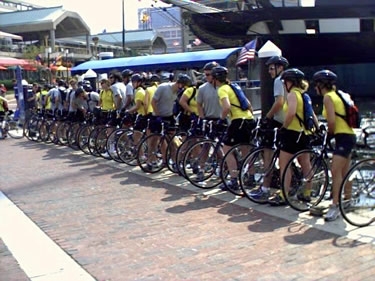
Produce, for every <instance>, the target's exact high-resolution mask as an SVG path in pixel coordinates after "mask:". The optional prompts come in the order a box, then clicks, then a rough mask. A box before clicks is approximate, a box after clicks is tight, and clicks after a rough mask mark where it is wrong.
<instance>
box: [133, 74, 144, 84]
mask: <svg viewBox="0 0 375 281" xmlns="http://www.w3.org/2000/svg"><path fill="white" fill-rule="evenodd" d="M131 81H132V82H143V76H142V75H141V74H139V73H135V74H133V75H132V77H131Z"/></svg>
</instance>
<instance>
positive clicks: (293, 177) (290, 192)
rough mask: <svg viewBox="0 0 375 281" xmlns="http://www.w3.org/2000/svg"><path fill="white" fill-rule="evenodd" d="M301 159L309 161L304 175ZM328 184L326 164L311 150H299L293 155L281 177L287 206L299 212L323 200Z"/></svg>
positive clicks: (320, 156)
mask: <svg viewBox="0 0 375 281" xmlns="http://www.w3.org/2000/svg"><path fill="white" fill-rule="evenodd" d="M303 157H306V158H307V159H310V161H309V163H310V164H311V166H310V167H309V168H308V169H306V171H305V172H304V173H303V172H302V167H301V165H300V162H299V159H302V158H303ZM288 173H290V174H288ZM288 181H289V182H290V183H288ZM328 183H329V176H328V166H327V163H326V162H325V160H324V158H323V156H322V155H320V154H318V153H316V152H315V151H314V150H311V149H306V150H301V151H299V152H297V153H296V154H294V156H293V157H292V158H291V159H290V160H289V162H288V164H287V165H286V167H285V170H284V171H283V174H282V177H281V188H282V192H283V195H284V198H285V200H286V201H287V203H288V204H289V206H291V207H292V208H293V209H295V210H297V211H300V212H305V211H308V210H309V209H310V208H311V207H312V206H316V205H318V204H319V203H320V202H321V201H322V200H323V198H324V195H325V193H326V191H327V187H328Z"/></svg>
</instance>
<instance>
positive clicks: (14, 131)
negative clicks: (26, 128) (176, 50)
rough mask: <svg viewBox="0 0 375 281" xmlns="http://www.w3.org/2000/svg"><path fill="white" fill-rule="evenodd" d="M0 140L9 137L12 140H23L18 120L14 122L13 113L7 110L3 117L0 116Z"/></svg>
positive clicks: (21, 127)
mask: <svg viewBox="0 0 375 281" xmlns="http://www.w3.org/2000/svg"><path fill="white" fill-rule="evenodd" d="M0 122H1V123H0V124H1V126H0V139H4V138H6V136H10V137H11V138H13V139H21V138H23V136H24V134H23V124H22V123H21V121H20V120H14V118H13V111H12V110H8V111H7V112H5V114H4V115H3V116H0Z"/></svg>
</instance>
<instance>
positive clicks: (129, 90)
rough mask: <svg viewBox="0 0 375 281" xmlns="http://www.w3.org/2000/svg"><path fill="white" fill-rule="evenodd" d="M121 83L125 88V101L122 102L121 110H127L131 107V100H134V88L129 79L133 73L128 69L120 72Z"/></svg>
mask: <svg viewBox="0 0 375 281" xmlns="http://www.w3.org/2000/svg"><path fill="white" fill-rule="evenodd" d="M121 74H122V82H123V83H124V85H125V88H126V95H125V100H124V101H123V109H124V110H125V109H128V108H129V107H130V106H132V105H133V99H134V96H133V95H134V88H133V83H132V81H131V77H132V75H133V74H134V72H133V71H132V70H130V69H125V70H124V71H122V73H121Z"/></svg>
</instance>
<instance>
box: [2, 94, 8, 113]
mask: <svg viewBox="0 0 375 281" xmlns="http://www.w3.org/2000/svg"><path fill="white" fill-rule="evenodd" d="M8 109H9V107H8V101H7V99H6V98H4V97H3V96H0V116H4V115H5V112H7V111H8Z"/></svg>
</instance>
